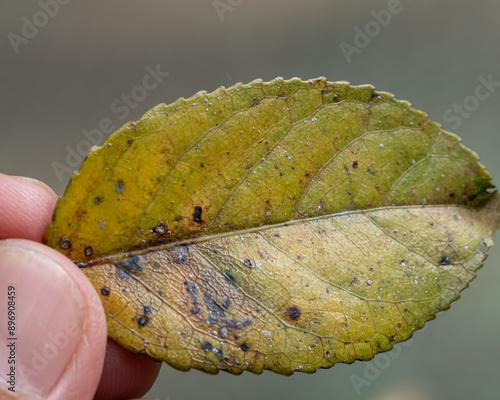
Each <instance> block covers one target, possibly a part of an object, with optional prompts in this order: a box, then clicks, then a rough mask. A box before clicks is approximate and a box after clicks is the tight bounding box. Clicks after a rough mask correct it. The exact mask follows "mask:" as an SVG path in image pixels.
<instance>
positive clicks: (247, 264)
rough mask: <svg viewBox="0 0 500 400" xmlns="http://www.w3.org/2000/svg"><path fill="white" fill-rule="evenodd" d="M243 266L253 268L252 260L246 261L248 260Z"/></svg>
mask: <svg viewBox="0 0 500 400" xmlns="http://www.w3.org/2000/svg"><path fill="white" fill-rule="evenodd" d="M243 265H244V266H245V267H248V268H253V264H252V260H250V259H246V260H245V261H244V262H243Z"/></svg>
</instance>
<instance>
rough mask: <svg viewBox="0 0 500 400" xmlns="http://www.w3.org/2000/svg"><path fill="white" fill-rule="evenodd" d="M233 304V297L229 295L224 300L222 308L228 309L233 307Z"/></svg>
mask: <svg viewBox="0 0 500 400" xmlns="http://www.w3.org/2000/svg"><path fill="white" fill-rule="evenodd" d="M231 304H233V303H232V301H231V299H230V298H229V297H228V298H227V299H226V300H224V301H223V302H222V308H224V309H225V310H227V309H228V308H229V307H231Z"/></svg>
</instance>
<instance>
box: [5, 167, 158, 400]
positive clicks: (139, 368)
mask: <svg viewBox="0 0 500 400" xmlns="http://www.w3.org/2000/svg"><path fill="white" fill-rule="evenodd" d="M0 188H1V190H0V245H2V246H16V247H21V248H24V249H26V250H31V251H36V252H38V253H39V254H42V255H44V256H46V257H49V258H51V259H52V260H53V261H55V262H56V263H58V264H59V266H60V267H61V268H62V269H63V270H64V271H65V272H66V273H67V275H68V277H69V278H70V279H72V280H73V282H74V283H75V285H76V286H77V287H78V289H79V290H80V293H81V295H82V297H83V299H84V301H85V303H86V306H87V310H88V315H87V320H88V321H89V323H88V324H87V327H86V329H85V332H84V333H83V335H82V338H81V340H80V342H81V343H79V344H78V346H77V347H76V349H75V351H74V354H73V355H72V357H71V359H70V361H69V363H68V364H67V366H66V368H65V370H64V372H63V374H62V375H61V376H60V378H59V379H58V381H57V382H56V383H55V384H54V387H53V389H52V390H51V392H50V394H49V395H48V397H47V399H49V400H58V399H67V398H74V397H73V396H74V395H76V394H79V396H78V397H79V398H82V399H83V398H85V399H87V398H89V399H91V398H94V399H107V400H112V399H133V398H140V397H141V396H143V395H144V394H145V393H146V392H147V391H148V390H149V389H150V388H151V386H152V385H153V383H154V381H155V380H156V378H157V376H158V373H159V371H160V367H161V363H158V362H154V361H152V360H151V359H149V358H147V357H144V356H136V355H133V354H131V353H129V352H127V351H126V350H124V349H123V348H121V347H119V346H118V345H116V344H115V343H114V342H112V341H110V340H108V339H107V334H106V320H105V317H104V310H103V309H102V305H101V302H100V300H99V298H98V296H97V295H96V292H95V290H94V288H93V286H92V285H91V284H90V282H89V281H88V279H87V278H86V277H85V275H84V274H83V273H82V272H81V271H80V269H79V268H78V267H76V266H75V264H73V263H72V262H71V261H70V260H69V259H67V258H66V257H64V256H62V255H61V254H60V253H58V252H57V251H55V250H53V249H51V248H49V247H47V246H44V245H43V244H41V242H42V237H43V234H44V231H45V228H46V226H47V225H48V224H49V223H50V220H51V218H52V213H53V211H54V207H55V205H56V201H57V195H56V194H55V193H54V192H53V191H52V189H50V188H49V187H48V186H47V185H45V184H44V183H42V182H40V181H38V180H35V179H31V178H25V177H16V176H8V175H4V174H1V173H0ZM26 227H29V229H26ZM2 280H3V277H2V271H1V270H0V281H2ZM89 344H92V345H89ZM82 371H86V373H85V374H83V376H82ZM7 393H8V392H7V390H6V389H5V388H3V387H0V397H1V398H3V397H4V395H5V394H7ZM81 394H84V395H83V396H80V395H81Z"/></svg>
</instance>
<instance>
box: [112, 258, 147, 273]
mask: <svg viewBox="0 0 500 400" xmlns="http://www.w3.org/2000/svg"><path fill="white" fill-rule="evenodd" d="M140 262H141V257H140V256H132V257H128V258H124V259H122V260H118V261H115V263H114V264H115V266H118V267H119V268H121V269H123V270H125V271H126V272H128V273H131V274H136V273H138V272H142V271H143V270H142V267H141V265H140V264H139V263H140Z"/></svg>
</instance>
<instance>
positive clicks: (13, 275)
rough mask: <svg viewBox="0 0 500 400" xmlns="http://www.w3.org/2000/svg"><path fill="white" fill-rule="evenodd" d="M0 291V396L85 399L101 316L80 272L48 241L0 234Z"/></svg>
mask: <svg viewBox="0 0 500 400" xmlns="http://www.w3.org/2000/svg"><path fill="white" fill-rule="evenodd" d="M0 296H1V297H0V338H1V339H0V342H3V343H1V344H0V374H1V376H2V377H1V379H0V398H23V399H49V400H59V399H71V398H78V399H82V400H84V399H92V397H93V395H94V393H95V391H96V388H97V385H98V383H99V379H100V376H101V372H102V366H103V362H104V355H105V349H106V322H105V317H104V312H103V309H102V305H101V303H100V300H99V298H98V296H97V293H96V292H95V290H94V288H93V287H92V285H91V284H90V282H89V281H88V280H87V279H86V278H85V276H84V274H83V273H82V272H81V271H80V270H79V269H78V268H77V267H76V266H75V265H74V264H73V263H72V262H71V261H69V260H68V259H67V258H66V257H64V256H63V255H61V254H59V253H58V252H56V251H55V250H52V249H51V248H49V247H47V246H44V245H42V244H39V243H35V242H31V241H27V240H22V239H7V240H2V241H0ZM9 394H10V395H11V396H8V395H9Z"/></svg>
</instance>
